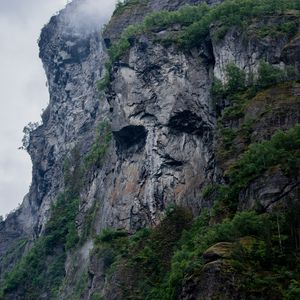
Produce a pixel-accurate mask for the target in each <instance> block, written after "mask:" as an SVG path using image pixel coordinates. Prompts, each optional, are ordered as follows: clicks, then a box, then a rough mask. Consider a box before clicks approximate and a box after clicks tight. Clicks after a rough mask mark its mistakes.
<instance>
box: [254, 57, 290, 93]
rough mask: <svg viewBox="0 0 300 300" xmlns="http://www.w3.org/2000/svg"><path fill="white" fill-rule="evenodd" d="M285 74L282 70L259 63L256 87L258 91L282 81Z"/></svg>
mask: <svg viewBox="0 0 300 300" xmlns="http://www.w3.org/2000/svg"><path fill="white" fill-rule="evenodd" d="M284 79H285V73H284V71H283V70H281V69H279V68H276V67H273V66H272V65H270V64H268V63H266V62H261V63H260V65H259V68H258V80H257V86H258V87H259V88H260V89H263V88H267V87H269V86H271V85H273V84H276V83H278V82H281V81H284Z"/></svg>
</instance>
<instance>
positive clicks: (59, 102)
mask: <svg viewBox="0 0 300 300" xmlns="http://www.w3.org/2000/svg"><path fill="white" fill-rule="evenodd" d="M204 2H205V3H207V5H204V4H203V3H204ZM221 2H223V1H200V0H199V1H188V0H186V1H157V0H149V1H144V0H140V1H136V0H129V1H125V2H124V3H120V4H119V5H118V7H117V9H116V10H115V12H114V14H113V16H112V19H111V20H110V22H109V23H108V25H106V27H105V30H104V31H102V33H100V27H101V22H100V15H97V14H98V10H97V11H96V12H95V11H94V12H93V13H92V14H91V13H90V10H89V12H87V11H86V10H83V9H82V5H83V4H84V5H86V4H88V2H86V1H85V0H77V1H75V0H74V1H73V2H72V3H71V4H69V5H67V7H66V8H65V9H64V10H62V11H61V12H60V13H59V14H58V15H56V16H54V17H52V18H51V20H50V22H49V24H47V25H46V26H45V27H44V28H43V30H42V33H41V37H40V40H39V46H40V57H41V59H42V61H43V64H44V68H45V72H46V75H47V80H48V85H49V93H50V103H49V106H48V108H47V109H46V110H45V111H44V113H43V115H42V121H43V124H42V125H41V126H40V127H38V128H37V129H36V130H34V131H32V132H31V133H30V144H29V146H28V149H27V150H28V152H29V154H30V156H31V158H32V162H33V179H32V185H31V187H30V191H29V193H28V195H26V197H25V198H24V201H23V204H22V205H21V207H20V208H19V209H18V210H17V211H16V212H14V213H12V214H10V215H9V216H8V217H7V219H6V220H5V221H4V222H2V223H1V224H0V283H1V289H0V291H1V293H0V298H1V297H2V298H3V299H52V298H53V299H297V297H298V295H299V274H300V273H299V259H298V257H299V256H298V254H299V253H298V249H299V244H300V236H299V225H300V224H299V221H298V216H299V211H300V209H299V203H298V200H299V125H298V123H299V120H300V106H299V103H300V102H299V100H300V98H299V97H300V96H299V95H300V86H299V83H298V81H299V78H300V77H299V65H300V62H299V55H298V54H297V53H298V50H299V49H298V46H299V28H300V27H299V26H300V18H299V9H300V7H299V3H298V2H297V1H291V2H290V3H289V4H284V3H283V4H282V3H281V2H280V1H278V3H277V2H276V1H275V2H274V1H269V0H266V1H262V2H259V1H255V0H251V1H242V0H234V1H224V3H221ZM220 3H221V4H220ZM184 4H189V5H190V6H187V7H184V8H182V9H181V7H182V6H183V5H184ZM100 6H101V3H99V7H100ZM162 10H165V11H164V12H160V11H162ZM153 12H154V14H153ZM149 15H150V16H149ZM145 18H146V19H145ZM143 20H145V21H143ZM246 20H247V21H246ZM242 21H243V22H242ZM129 25H131V27H129V29H130V30H131V31H130V30H127V31H126V32H125V33H124V32H123V30H124V29H125V28H126V27H128V26H129ZM133 26H134V27H133ZM122 32H123V33H122ZM116 53H117V54H116ZM97 87H98V88H97ZM279 129H281V130H282V131H280V132H279V131H278V130H279ZM277 257H279V258H280V259H279V261H278V259H277ZM291 257H293V258H292V259H291ZM249 278H250V280H249ZM280 278H281V279H280ZM268 284H272V286H273V288H270V289H269V290H268V289H266V288H265V286H266V285H268ZM297 293H298V294H297ZM293 297H294V298H293Z"/></svg>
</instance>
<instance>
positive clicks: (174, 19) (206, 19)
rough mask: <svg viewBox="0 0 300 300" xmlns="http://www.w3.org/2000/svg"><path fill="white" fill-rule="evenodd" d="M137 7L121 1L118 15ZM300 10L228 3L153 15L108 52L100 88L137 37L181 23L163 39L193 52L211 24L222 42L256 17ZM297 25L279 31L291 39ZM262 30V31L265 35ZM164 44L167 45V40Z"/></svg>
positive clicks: (293, 4) (264, 1) (293, 3)
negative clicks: (114, 65) (129, 8)
mask: <svg viewBox="0 0 300 300" xmlns="http://www.w3.org/2000/svg"><path fill="white" fill-rule="evenodd" d="M135 4H136V0H132V1H124V2H119V4H118V6H117V9H116V13H119V12H120V13H121V12H123V11H124V9H125V8H126V7H128V6H130V5H135ZM299 9H300V5H299V1H298V0H290V1H281V0H246V1H245V0H226V1H224V2H223V3H221V4H219V5H216V6H212V7H209V6H208V5H207V4H200V5H196V6H189V5H187V6H184V7H182V8H180V9H179V10H177V11H171V12H169V11H161V12H155V13H152V14H150V15H148V16H146V17H145V19H144V21H143V23H141V24H137V25H130V26H129V27H127V28H126V29H125V30H124V31H123V33H122V35H121V37H120V39H119V40H118V41H117V42H116V43H114V44H113V45H112V47H111V48H110V49H109V51H108V52H109V57H110V58H109V61H108V62H107V65H106V69H107V73H106V75H105V77H104V78H103V79H102V80H101V81H100V82H99V83H98V88H99V90H101V91H106V90H107V87H108V85H109V81H110V76H111V68H112V65H113V63H114V62H116V61H118V60H119V59H120V58H121V57H122V55H124V54H125V53H126V51H127V50H128V49H129V48H130V46H131V45H132V41H133V40H134V38H135V37H136V36H138V35H141V34H144V33H151V32H152V31H155V30H158V29H161V30H162V29H166V28H170V27H172V25H175V24H179V25H181V26H182V30H181V31H180V32H178V33H171V34H169V36H167V37H164V38H162V39H165V41H166V43H167V44H170V42H173V43H175V44H177V45H178V46H179V47H182V48H184V49H190V48H193V47H197V46H199V45H200V44H201V43H202V42H203V40H205V38H206V37H207V36H208V35H209V34H210V27H211V25H212V24H219V25H218V26H219V28H218V29H216V30H215V32H214V33H213V37H212V38H214V39H221V38H223V37H224V35H225V34H226V33H227V31H228V30H229V29H230V28H231V27H233V26H237V27H240V28H247V27H248V26H249V25H250V24H251V22H252V21H253V20H254V19H255V18H258V17H268V16H274V15H278V14H281V13H283V12H285V11H288V10H299ZM297 20H298V16H297ZM297 24H298V23H297V21H296V20H293V21H289V22H284V23H282V24H279V25H278V26H277V27H276V30H277V31H280V32H282V33H285V34H287V35H288V36H293V35H295V33H296V32H297V30H298V25H297ZM268 30H269V31H268ZM260 31H263V33H261V32H260ZM271 33H272V31H270V27H265V29H263V28H260V29H259V32H258V35H268V34H271ZM161 42H164V40H162V41H161ZM229 71H230V70H229ZM231 71H237V70H231ZM242 81H243V80H242ZM236 83H237V82H236Z"/></svg>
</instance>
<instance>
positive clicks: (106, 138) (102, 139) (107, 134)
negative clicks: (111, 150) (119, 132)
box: [84, 121, 112, 169]
mask: <svg viewBox="0 0 300 300" xmlns="http://www.w3.org/2000/svg"><path fill="white" fill-rule="evenodd" d="M111 139H112V132H111V129H110V125H109V123H108V122H107V121H103V122H102V123H100V125H99V126H98V128H97V135H96V139H95V141H94V143H93V145H92V148H91V150H90V151H89V153H88V154H87V155H86V156H85V158H84V161H85V166H86V168H87V169H89V168H90V167H92V166H96V167H100V164H101V163H102V159H103V158H104V156H105V154H106V152H107V150H108V147H109V145H110V142H111Z"/></svg>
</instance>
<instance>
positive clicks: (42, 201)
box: [0, 0, 299, 299]
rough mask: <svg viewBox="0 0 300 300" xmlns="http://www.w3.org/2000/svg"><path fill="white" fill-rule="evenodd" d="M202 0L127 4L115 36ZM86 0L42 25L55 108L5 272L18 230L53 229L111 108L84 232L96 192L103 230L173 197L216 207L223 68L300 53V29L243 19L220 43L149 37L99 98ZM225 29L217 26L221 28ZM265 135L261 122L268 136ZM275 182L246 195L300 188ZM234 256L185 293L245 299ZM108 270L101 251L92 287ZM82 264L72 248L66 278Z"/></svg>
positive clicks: (9, 223)
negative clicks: (183, 45) (75, 165)
mask: <svg viewBox="0 0 300 300" xmlns="http://www.w3.org/2000/svg"><path fill="white" fill-rule="evenodd" d="M200 2H204V1H201V0H198V1H196V0H186V1H183V0H182V1H181V0H177V1H170V0H168V1H167V0H163V1H157V0H151V1H148V2H143V1H141V2H140V5H139V6H138V7H137V8H136V9H135V8H133V9H132V10H131V11H130V14H129V13H127V12H126V11H125V12H124V13H123V14H122V15H119V16H118V15H114V16H113V18H112V21H111V22H110V24H109V25H108V28H107V30H106V32H105V39H106V44H109V42H110V40H114V39H115V38H116V37H117V36H119V34H120V32H121V30H122V29H124V27H126V26H127V25H129V24H134V23H137V22H140V21H141V20H142V19H143V18H144V16H145V15H146V14H147V13H149V12H150V11H158V10H161V9H169V10H173V9H176V8H178V7H179V6H181V5H183V4H185V3H189V4H194V3H200ZM206 2H208V3H209V4H215V3H218V2H220V1H206ZM81 3H82V1H80V0H77V1H73V2H72V4H70V5H68V6H67V8H66V9H65V10H63V11H62V12H61V13H60V14H59V15H57V16H54V17H52V19H51V20H50V22H49V24H48V25H47V26H46V27H45V28H44V29H43V31H42V34H41V38H40V42H39V46H40V57H41V59H42V61H43V64H44V68H45V71H46V74H47V79H48V84H49V93H50V103H49V106H48V108H47V109H46V110H45V112H44V113H43V116H42V119H43V124H42V125H41V126H40V127H39V128H38V129H36V130H35V131H34V132H32V133H31V136H30V145H29V148H28V151H29V153H30V155H31V158H32V162H33V179H32V185H31V188H30V191H29V193H28V195H27V196H26V197H25V199H24V202H23V204H22V205H21V207H20V208H19V210H17V211H16V212H15V213H14V214H11V215H10V216H8V218H7V220H6V221H5V222H2V223H0V274H4V271H6V270H9V269H10V268H11V266H12V265H13V264H14V263H15V259H13V258H12V259H11V261H10V263H9V264H8V265H7V264H6V265H5V264H4V263H3V257H4V256H5V255H6V254H7V253H8V252H9V251H10V249H11V248H12V247H13V245H14V243H15V242H16V241H18V240H20V239H21V238H23V237H25V238H26V239H28V240H29V241H32V240H34V239H36V238H37V237H38V236H39V235H41V234H42V233H43V229H44V226H45V223H46V222H47V220H48V219H49V214H50V206H51V204H52V203H53V202H54V201H55V199H56V197H57V195H58V194H59V193H60V192H61V191H62V190H63V189H64V173H63V165H64V160H65V158H66V157H68V155H70V153H71V151H72V149H74V148H75V147H76V149H78V151H79V153H80V155H81V156H84V155H85V154H86V153H87V152H88V151H89V150H90V148H91V145H92V143H93V141H94V139H95V136H96V127H97V125H98V124H99V123H100V122H101V121H102V120H105V119H108V120H110V121H111V124H112V131H113V141H112V143H111V145H110V147H109V149H108V153H107V156H106V157H105V160H104V161H103V163H102V165H101V168H93V169H92V170H90V171H89V173H88V175H87V177H88V178H86V185H85V186H84V188H83V189H82V190H81V195H80V196H81V197H80V198H81V199H80V201H81V202H80V207H79V212H78V217H77V220H76V221H77V229H78V230H79V232H80V230H81V229H82V228H81V225H82V223H83V220H84V217H85V214H86V213H87V211H88V210H89V209H90V208H91V207H92V206H93V204H94V203H97V207H99V209H98V211H97V213H96V214H95V222H94V223H95V227H96V228H95V229H96V232H97V233H99V232H100V231H101V230H102V229H103V228H107V227H114V228H118V229H126V230H128V231H131V232H134V231H135V230H137V229H139V228H141V227H144V226H147V225H150V226H151V225H155V224H157V223H159V221H160V220H161V218H162V217H163V215H164V211H165V209H166V208H167V207H168V205H170V204H177V205H182V206H185V207H188V208H190V209H191V210H192V212H193V213H194V214H195V215H196V214H198V213H199V212H200V211H201V210H202V209H204V208H206V207H209V208H210V207H211V205H212V203H210V202H208V201H207V202H205V201H204V200H203V198H202V196H201V194H202V189H203V187H204V186H205V185H206V184H209V183H213V182H218V183H219V182H220V178H219V177H220V176H219V175H218V174H219V169H218V167H217V166H216V162H215V157H214V148H213V147H214V142H215V141H214V132H215V129H216V116H215V113H214V109H213V103H212V99H211V96H210V89H211V84H212V81H213V78H214V76H216V77H218V78H220V79H221V80H222V81H223V82H224V81H226V78H225V70H224V69H225V66H226V65H227V64H228V63H229V62H234V63H235V64H236V65H238V66H239V67H240V68H242V69H245V70H246V71H256V70H257V66H258V65H259V60H260V59H265V60H267V61H269V62H270V63H272V64H275V65H283V64H286V63H288V62H289V61H292V60H294V59H296V58H297V59H298V58H299V57H298V55H297V53H296V52H295V51H294V50H293V49H295V48H297V45H298V42H299V41H297V39H295V40H293V42H292V43H291V44H290V45H289V47H285V45H286V43H287V39H286V38H285V37H284V38H274V40H271V41H264V40H258V39H257V38H256V37H253V36H250V38H249V37H248V38H245V36H244V35H243V34H242V33H241V32H240V30H239V29H236V28H233V29H232V30H230V31H229V32H228V33H227V35H226V36H225V37H224V39H222V40H219V41H216V40H214V39H212V41H211V42H210V44H209V45H207V44H203V45H202V46H201V47H199V49H192V50H191V51H181V50H179V49H177V48H176V47H175V46H169V47H164V46H162V45H160V44H159V43H157V42H154V41H153V39H151V38H149V37H148V36H141V37H139V38H138V39H137V40H135V41H133V46H132V47H131V49H130V50H129V52H128V53H127V55H126V56H125V57H123V59H122V61H120V62H119V63H118V64H116V65H115V66H114V69H113V73H112V82H111V86H110V90H109V95H108V97H107V99H103V97H102V99H101V100H99V98H100V95H99V92H97V90H96V83H97V81H98V80H99V79H101V78H102V76H103V63H104V62H105V59H106V52H105V51H106V50H105V46H104V39H103V38H102V37H101V35H100V30H99V23H98V21H97V17H96V18H94V17H91V16H86V15H84V14H83V15H82V11H81V10H80V7H81V6H80V4H81ZM79 24H80V26H79ZM258 26H259V25H258ZM214 30H215V28H213V27H212V28H211V34H212V35H213V32H214ZM158 34H159V33H158ZM293 51H294V52H293ZM297 63H298V64H299V59H298V61H297ZM294 123H295V119H293V120H292V121H291V122H286V124H287V126H286V127H290V125H292V124H294ZM267 125H268V124H267ZM267 125H266V126H265V127H266V128H267V127H268V126H267ZM259 129H260V128H256V130H257V132H259ZM263 134H264V132H263V133H261V132H259V134H258V137H256V138H257V140H259V137H260V136H263ZM272 180H273V179H272ZM295 184H296V183H295ZM263 185H264V179H263V178H260V179H258V180H257V181H255V182H253V183H252V185H251V186H250V187H249V190H246V191H244V193H243V194H241V195H240V202H241V204H240V208H241V209H244V208H247V209H248V208H253V207H254V205H255V203H254V202H255V201H256V200H258V201H259V202H260V204H261V205H265V206H270V205H271V204H270V202H271V201H272V200H271V197H273V195H274V194H276V195H277V194H278V195H283V196H285V195H286V194H285V193H286V192H287V191H288V189H289V190H290V191H292V190H293V189H294V183H289V182H287V181H286V178H285V177H284V176H283V175H282V176H281V175H278V177H276V178H275V179H274V180H273V181H272V183H268V185H269V190H268V189H264V187H263ZM266 195H267V196H268V195H270V197H266ZM23 246H24V245H23ZM92 246H93V244H92V242H91V241H89V240H88V241H87V242H86V243H85V244H84V246H82V248H81V249H79V250H78V251H77V253H76V259H77V260H78V262H80V264H81V265H82V266H84V267H86V266H87V265H88V263H89V255H88V252H89V250H90V249H91V248H92ZM27 247H30V243H29V244H28V246H27ZM24 249H26V246H24ZM74 257H75V256H74ZM93 259H95V258H92V260H93ZM226 267H227V266H226V265H225V263H224V262H220V261H215V262H212V263H211V264H207V265H206V266H205V269H204V270H203V278H204V279H203V281H202V282H201V283H200V284H199V283H198V282H196V283H195V282H191V283H189V284H187V285H186V289H187V290H184V291H182V295H181V296H180V299H191V298H188V297H189V293H190V292H189V291H188V289H191V290H193V292H192V293H194V295H196V296H197V297H198V296H199V297H202V298H205V299H213V298H214V297H215V296H217V295H219V294H220V293H223V292H224V288H226V292H224V293H225V294H224V295H225V296H224V299H240V298H238V296H236V291H235V287H234V277H233V276H231V275H232V274H231V275H230V274H229V275H228V274H225V275H224V274H223V273H222V268H225V269H226ZM103 269H104V267H103V262H100V261H98V260H96V259H95V261H92V262H91V264H90V268H89V272H90V273H89V276H90V278H89V279H90V286H89V292H88V294H86V295H85V296H84V297H85V298H84V299H89V297H90V295H91V294H92V292H93V291H99V290H101V289H102V288H104V287H105V282H104V281H105V276H104V271H103ZM76 272H78V270H73V267H72V260H71V258H70V257H68V260H67V264H66V274H67V281H66V282H68V280H69V282H71V283H72V278H73V276H74V274H75V273H76ZM223 275H224V276H223ZM227 275H228V277H226V276H227ZM0 277H1V276H0ZM216 278H217V280H216ZM224 278H225V279H226V280H227V279H228V286H227V287H224V286H223V287H222V286H221V283H222V280H223V279H224ZM71 283H70V284H71ZM216 286H219V289H216ZM105 289H106V290H109V289H110V287H105ZM110 290H111V289H110ZM69 292H70V291H69V290H68V286H67V287H66V290H65V291H62V293H61V295H60V298H61V299H70V293H69ZM113 292H114V291H110V293H113ZM107 293H108V292H107ZM233 295H234V297H233ZM196 296H195V297H196ZM199 297H198V298H199ZM106 299H122V295H121V294H120V295H115V294H112V295H109V296H107V298H106Z"/></svg>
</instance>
